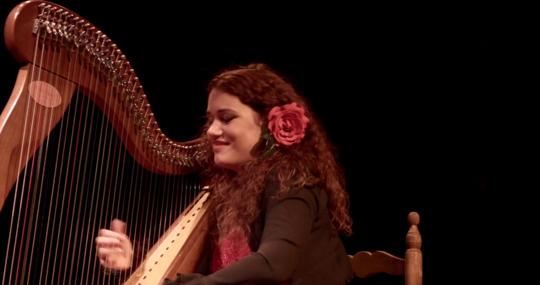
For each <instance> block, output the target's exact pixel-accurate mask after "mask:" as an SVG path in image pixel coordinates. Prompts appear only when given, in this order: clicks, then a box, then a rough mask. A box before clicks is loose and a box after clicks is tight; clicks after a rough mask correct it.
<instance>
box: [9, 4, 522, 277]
mask: <svg viewBox="0 0 540 285" xmlns="http://www.w3.org/2000/svg"><path fill="white" fill-rule="evenodd" d="M17 2H18V1H13V0H3V1H2V4H1V15H0V16H2V21H4V20H3V19H5V17H6V16H7V13H8V12H9V10H10V9H11V8H12V7H13V6H14V5H15V4H16V3H17ZM58 3H59V4H62V5H64V6H65V7H68V8H70V9H71V10H73V11H75V12H77V13H79V14H80V15H81V16H83V17H85V18H87V19H88V20H89V21H90V22H92V23H94V24H95V25H96V26H97V27H99V28H101V29H102V31H103V32H105V33H106V34H107V35H108V36H109V37H110V38H111V39H112V40H113V41H114V42H116V43H117V45H118V46H119V47H120V49H121V50H122V51H123V52H124V54H126V56H127V57H128V59H129V60H130V62H131V64H132V66H133V67H134V68H135V70H136V72H137V74H138V76H139V78H140V80H141V82H142V84H143V86H144V87H145V90H146V94H147V95H148V100H149V101H150V104H151V106H152V109H153V110H154V113H155V115H156V117H157V120H158V122H159V123H160V126H161V128H162V130H163V131H164V132H165V133H166V134H167V135H169V136H170V137H172V138H174V139H177V140H186V139H191V138H193V137H194V136H195V135H196V134H197V131H198V129H199V127H200V126H201V125H202V123H203V122H204V116H205V107H206V105H205V102H206V92H205V88H206V85H205V84H206V83H207V82H208V80H209V79H210V78H211V77H212V75H213V74H215V73H216V72H218V71H219V70H220V69H222V68H225V67H228V66H229V65H231V64H244V63H249V62H265V63H267V64H269V65H270V66H271V67H273V68H275V69H277V70H278V71H280V72H281V73H283V74H284V75H285V76H287V77H288V78H290V79H291V80H292V82H293V83H294V84H295V85H296V86H297V87H298V89H299V91H300V92H301V93H303V94H304V95H305V96H306V97H307V98H308V100H309V102H310V103H311V104H312V107H313V109H314V111H315V112H316V114H318V116H319V118H320V119H321V121H322V122H323V124H324V125H325V127H326V129H327V132H328V134H329V136H330V138H331V139H332V141H333V142H334V144H335V146H336V149H337V151H338V153H339V160H340V162H341V164H342V165H343V168H344V171H345V173H346V176H347V182H348V191H349V193H350V197H351V213H352V215H353V217H354V222H355V226H354V234H353V235H352V236H351V237H346V238H344V242H345V243H346V246H347V250H348V251H349V252H350V253H354V252H356V251H358V250H372V249H376V248H384V249H387V250H388V251H390V252H392V253H395V254H398V255H399V254H402V252H403V250H404V245H405V244H404V239H405V233H406V230H407V220H406V217H407V213H408V212H409V211H413V210H414V211H418V212H419V213H420V215H421V224H420V230H421V232H422V234H423V242H424V243H423V250H424V253H425V255H424V275H425V284H445V283H453V282H452V281H451V280H460V277H459V276H462V274H463V271H468V272H470V273H471V274H472V275H471V276H473V277H472V278H474V279H478V280H483V279H484V278H485V273H486V272H488V271H491V269H490V270H488V268H490V265H488V264H489V263H487V262H488V261H486V260H484V259H482V261H481V262H480V260H479V258H480V256H483V255H488V256H489V255H491V253H490V252H491V250H490V248H489V247H487V246H483V245H485V244H486V242H487V241H489V240H491V239H492V233H493V232H492V226H493V224H494V223H495V222H496V221H497V219H498V218H499V217H498V215H497V214H495V211H494V210H495V206H494V202H495V195H496V194H495V193H496V192H497V191H498V190H499V188H502V187H504V186H501V185H508V181H507V178H506V177H505V175H504V173H501V171H500V168H498V166H499V165H500V160H502V159H506V157H505V155H506V153H505V152H502V151H500V149H501V147H502V146H503V145H502V143H500V142H501V140H502V139H503V138H502V137H503V134H504V133H505V131H506V130H508V126H507V124H506V123H507V120H506V117H505V115H504V114H505V112H506V113H507V112H509V110H510V109H509V108H511V107H510V106H505V104H502V103H501V102H497V100H496V99H494V98H497V95H496V94H497V92H501V90H502V89H504V87H505V86H504V84H503V83H502V82H501V81H500V78H498V77H497V76H496V75H497V69H498V64H499V63H500V62H499V61H497V60H494V58H495V56H496V51H495V50H494V49H493V48H492V45H491V42H490V39H489V33H487V32H486V30H485V29H484V28H485V26H484V25H483V24H482V23H480V22H478V23H477V22H476V21H475V20H472V19H474V17H469V16H473V15H466V14H464V15H461V16H460V17H458V18H459V19H456V18H455V17H453V16H451V15H446V14H444V15H443V14H442V13H440V10H437V9H434V10H433V11H431V12H427V13H420V12H415V11H416V9H415V8H414V7H409V8H410V9H402V8H403V7H366V6H364V7H357V6H355V7H354V8H353V7H352V6H349V7H344V6H339V5H333V6H331V7H328V6H326V5H321V6H310V7H302V8H300V7H292V6H290V5H285V4H271V3H270V2H267V3H266V4H264V5H263V4H261V5H251V4H250V5H247V6H244V7H224V4H218V5H217V6H215V4H210V3H207V4H205V5H199V6H198V7H188V5H187V4H185V3H183V2H180V3H178V4H175V7H174V8H173V7H172V6H171V5H172V4H170V1H160V0H156V1H146V2H144V3H145V4H135V1H111V0H108V1H103V0H99V1H98V0H72V1H68V0H63V1H58ZM240 8H242V9H240ZM424 11H425V10H424ZM2 24H3V22H2ZM2 27H3V26H2ZM0 56H1V57H0V71H1V80H0V82H1V86H0V88H1V89H0V103H1V104H0V105H1V106H3V105H4V104H5V102H6V100H7V98H8V97H9V95H10V93H11V89H12V87H13V86H12V85H13V83H14V82H15V76H16V73H17V70H18V65H17V64H16V63H15V62H14V61H13V59H12V58H11V57H10V55H9V54H8V53H7V51H6V50H5V47H4V45H2V47H1V48H0ZM505 108H508V109H505ZM472 248H474V249H475V252H473V254H472V256H470V255H469V256H468V257H463V259H462V257H461V251H463V252H465V251H466V250H468V249H472ZM454 262H457V263H454ZM458 271H459V272H462V273H459V276H456V274H455V273H456V272H458ZM382 282H383V283H384V284H387V283H386V282H390V281H388V280H383V281H382ZM473 283H474V282H473ZM362 284H368V283H362ZM454 284H458V283H454Z"/></svg>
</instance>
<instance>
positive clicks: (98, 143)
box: [0, 1, 209, 284]
mask: <svg viewBox="0 0 540 285" xmlns="http://www.w3.org/2000/svg"><path fill="white" fill-rule="evenodd" d="M4 36H5V42H6V45H7V47H8V49H9V51H10V52H11V53H12V55H13V56H14V57H15V58H16V59H17V60H18V61H19V62H20V63H21V66H22V67H21V68H20V70H19V73H18V76H17V80H16V83H15V87H14V88H13V91H12V94H11V97H10V98H9V101H8V103H7V105H6V106H5V107H4V110H3V112H2V113H1V115H0V158H1V159H0V211H1V212H0V213H1V224H0V226H1V229H2V241H1V245H0V246H1V247H0V252H2V254H0V258H1V260H2V264H1V269H0V271H1V272H2V273H1V276H0V278H1V280H2V284H65V283H68V282H69V283H75V284H100V283H113V284H114V283H126V284H156V283H159V282H161V281H162V280H163V279H164V278H166V277H172V276H174V275H175V274H176V273H177V272H192V271H193V270H194V267H195V264H196V263H197V260H198V258H199V256H200V251H201V249H202V247H203V240H204V236H205V234H206V228H207V226H206V216H207V215H206V208H207V207H206V205H207V204H208V203H206V200H207V199H208V195H209V193H208V191H206V190H204V189H202V187H200V185H201V184H200V180H199V178H198V175H197V174H196V172H197V170H198V169H200V168H201V166H202V165H203V161H204V158H205V156H206V155H205V153H206V151H207V149H206V146H205V143H204V141H203V140H201V139H196V140H192V141H188V142H178V141H174V140H172V139H170V138H168V137H167V136H165V135H164V134H163V133H162V132H161V130H160V129H159V126H158V123H157V122H156V120H155V118H154V116H153V113H152V111H151V108H150V105H149V104H148V101H147V99H146V96H145V94H144V90H143V88H142V86H141V84H140V82H139V80H138V77H137V76H136V74H135V72H134V71H133V69H132V67H131V65H130V63H129V61H128V60H127V59H126V57H125V56H124V54H123V53H122V52H121V51H120V49H119V48H118V47H117V46H116V45H115V44H114V43H113V42H112V41H111V39H109V38H108V37H107V36H106V35H105V34H104V33H103V32H101V31H100V30H99V29H98V28H96V27H95V26H94V25H92V24H91V23H89V22H88V21H87V20H85V19H83V18H82V17H81V16H79V15H77V14H76V13H74V12H72V11H70V10H68V9H66V8H64V7H62V6H59V5H56V4H54V3H51V2H46V1H26V2H23V3H21V4H19V5H18V6H16V7H15V8H14V9H13V10H12V12H11V13H10V14H9V16H8V19H7V22H6V26H5V31H4ZM116 217H119V218H121V219H123V220H126V221H127V222H128V229H129V230H128V234H129V235H130V237H131V238H132V239H133V241H134V245H135V249H136V254H137V252H138V256H139V260H141V261H140V262H138V263H137V264H135V266H136V267H134V268H136V270H133V271H131V272H129V273H121V274H119V275H112V274H110V273H107V272H105V271H104V270H103V268H101V266H100V265H99V262H98V261H97V258H96V257H95V245H94V238H95V236H96V234H97V231H98V229H99V228H103V227H108V223H109V222H110V220H111V219H112V218H116ZM135 259H137V257H136V258H135ZM118 276H120V277H118Z"/></svg>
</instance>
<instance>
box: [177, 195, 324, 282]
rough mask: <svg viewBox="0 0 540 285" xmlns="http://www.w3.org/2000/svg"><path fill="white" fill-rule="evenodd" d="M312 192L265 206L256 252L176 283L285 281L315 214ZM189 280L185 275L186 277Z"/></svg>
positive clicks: (289, 275)
mask: <svg viewBox="0 0 540 285" xmlns="http://www.w3.org/2000/svg"><path fill="white" fill-rule="evenodd" d="M317 205H318V203H317V199H316V196H315V195H314V193H312V190H308V189H299V190H295V191H293V192H292V193H291V194H289V195H288V196H287V197H285V198H283V199H281V200H279V201H278V202H276V203H271V204H270V205H269V206H268V209H267V212H266V215H265V221H264V230H263V233H262V238H261V243H260V246H259V248H258V250H257V251H256V252H253V253H252V254H251V255H249V256H247V257H244V258H242V259H240V260H239V261H238V262H236V263H234V264H232V265H230V266H228V267H226V268H223V269H222V270H219V271H217V272H215V273H213V274H210V275H208V276H199V277H198V278H197V277H196V278H191V277H192V276H189V277H190V279H191V280H190V281H187V282H184V281H183V280H182V278H181V277H179V278H178V279H177V280H176V281H177V282H176V283H168V284H186V285H188V284H189V285H198V284H204V285H218V284H249V282H254V284H258V283H260V282H268V281H273V282H276V281H277V282H279V281H284V280H287V279H289V278H290V277H291V275H292V273H293V272H294V270H295V268H296V266H297V264H298V261H299V259H300V249H301V247H302V245H303V244H304V243H305V242H306V241H307V239H308V237H309V233H310V232H311V227H312V223H313V220H314V219H315V216H316V213H317V211H318V209H317V208H318V206H317ZM186 277H188V276H186Z"/></svg>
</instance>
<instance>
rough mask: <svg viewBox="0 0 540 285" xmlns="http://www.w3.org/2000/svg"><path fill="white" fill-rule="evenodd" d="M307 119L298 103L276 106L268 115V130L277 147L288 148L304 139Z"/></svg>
mask: <svg viewBox="0 0 540 285" xmlns="http://www.w3.org/2000/svg"><path fill="white" fill-rule="evenodd" d="M308 123H309V119H308V118H307V117H306V115H305V112H304V107H302V105H300V104H298V103H294V102H293V103H290V104H285V105H282V106H276V107H274V108H272V110H270V113H268V129H269V130H270V133H271V134H272V136H273V137H274V139H275V140H276V142H277V144H278V145H284V146H290V145H293V144H297V143H299V142H300V141H302V139H303V138H304V136H305V134H306V127H307V124H308Z"/></svg>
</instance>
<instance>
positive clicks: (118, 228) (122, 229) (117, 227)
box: [111, 219, 127, 234]
mask: <svg viewBox="0 0 540 285" xmlns="http://www.w3.org/2000/svg"><path fill="white" fill-rule="evenodd" d="M126 228H127V226H126V223H124V222H123V221H121V220H119V219H114V220H112V222H111V230H112V231H115V232H117V233H122V234H125V233H126Z"/></svg>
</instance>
